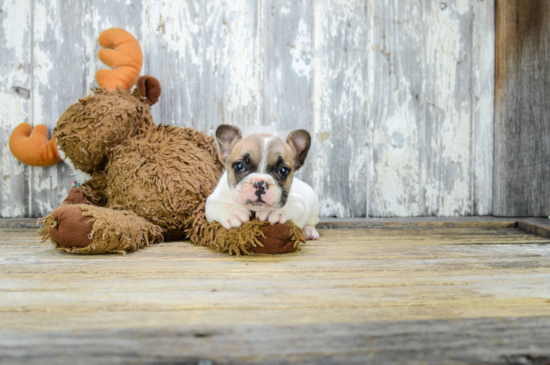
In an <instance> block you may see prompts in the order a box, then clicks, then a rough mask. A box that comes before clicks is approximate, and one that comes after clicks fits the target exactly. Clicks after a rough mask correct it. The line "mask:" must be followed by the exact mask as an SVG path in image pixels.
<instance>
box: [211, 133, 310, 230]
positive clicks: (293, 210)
mask: <svg viewBox="0 0 550 365" xmlns="http://www.w3.org/2000/svg"><path fill="white" fill-rule="evenodd" d="M216 138H217V140H218V146H219V158H220V160H221V162H222V163H223V164H224V165H225V169H226V170H225V172H224V174H223V175H222V177H221V179H220V181H219V183H218V185H217V186H216V189H215V190H214V192H213V193H212V194H211V195H210V196H209V197H208V199H207V200H206V219H208V221H209V222H212V221H217V222H219V223H221V224H222V225H223V226H224V227H225V228H227V229H231V228H233V227H240V226H241V225H242V224H243V223H244V222H248V221H249V220H250V218H251V217H253V216H255V217H256V218H258V219H259V220H260V221H269V222H270V223H271V224H276V223H285V222H286V221H287V220H292V221H293V222H294V224H296V225H297V226H298V227H300V228H302V229H303V230H304V234H305V236H306V238H307V239H309V240H317V239H319V233H318V232H317V230H316V229H315V225H316V224H317V223H318V222H319V209H320V204H319V197H318V196H317V194H316V193H315V191H313V189H312V188H311V186H309V185H308V184H306V183H304V182H303V181H301V180H299V179H298V178H296V177H294V172H296V171H298V170H299V169H300V167H302V166H303V165H304V162H305V160H306V157H307V153H308V151H309V146H310V144H311V137H310V135H309V133H308V132H307V131H305V130H303V129H299V130H295V131H293V132H291V133H290V134H289V135H288V137H287V139H286V142H285V141H283V140H282V139H281V138H279V137H277V136H274V135H272V134H267V133H260V134H252V135H250V136H248V137H246V138H244V139H243V138H242V134H241V130H240V129H239V128H237V127H234V126H231V125H227V124H222V125H220V126H219V127H218V129H217V130H216Z"/></svg>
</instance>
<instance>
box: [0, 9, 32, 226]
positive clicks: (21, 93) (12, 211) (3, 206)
mask: <svg viewBox="0 0 550 365" xmlns="http://www.w3.org/2000/svg"><path fill="white" fill-rule="evenodd" d="M0 9H1V10H2V12H1V13H0V24H1V27H0V70H1V72H0V161H1V163H0V173H1V174H2V178H1V179H0V216H2V217H25V216H28V215H29V186H28V174H29V173H28V170H29V168H28V167H27V166H25V165H23V164H22V163H20V162H19V161H17V160H16V159H15V158H13V156H12V154H11V151H10V149H9V138H10V135H11V132H12V131H13V129H14V128H15V127H16V126H17V125H18V124H19V123H23V122H29V121H30V118H29V108H30V103H29V99H30V89H31V82H32V77H31V72H30V69H31V52H30V45H31V37H32V35H31V34H30V31H29V29H31V27H30V24H31V19H32V17H31V1H17V0H2V1H0Z"/></svg>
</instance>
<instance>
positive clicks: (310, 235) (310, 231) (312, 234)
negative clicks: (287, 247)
mask: <svg viewBox="0 0 550 365" xmlns="http://www.w3.org/2000/svg"><path fill="white" fill-rule="evenodd" d="M304 235H305V236H306V239H308V240H310V241H311V240H313V241H317V240H318V239H319V232H317V230H316V229H315V227H312V226H305V227H304Z"/></svg>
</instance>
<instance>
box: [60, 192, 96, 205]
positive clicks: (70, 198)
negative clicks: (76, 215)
mask: <svg viewBox="0 0 550 365" xmlns="http://www.w3.org/2000/svg"><path fill="white" fill-rule="evenodd" d="M76 204H90V202H89V201H88V199H87V198H86V196H85V195H84V194H83V193H82V191H80V189H79V188H72V189H71V190H69V195H67V197H66V198H65V200H64V201H63V204H62V205H76Z"/></svg>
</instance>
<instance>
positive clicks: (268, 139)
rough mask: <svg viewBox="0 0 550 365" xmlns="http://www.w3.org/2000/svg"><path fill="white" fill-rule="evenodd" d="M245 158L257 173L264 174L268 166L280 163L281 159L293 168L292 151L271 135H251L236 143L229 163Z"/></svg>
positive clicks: (279, 139)
mask: <svg viewBox="0 0 550 365" xmlns="http://www.w3.org/2000/svg"><path fill="white" fill-rule="evenodd" d="M245 156H248V158H250V161H251V162H252V163H253V164H254V165H256V166H257V170H258V172H265V171H266V169H267V167H268V166H272V165H274V164H277V163H280V162H281V159H282V160H283V161H284V162H285V163H286V164H288V165H289V166H290V167H293V164H294V160H293V157H292V149H291V148H290V146H289V145H288V144H287V143H286V142H285V141H283V140H282V139H281V138H279V137H277V136H274V135H272V134H267V133H261V134H253V135H251V136H248V137H246V138H245V139H242V140H240V141H238V142H237V143H236V144H235V147H234V148H233V150H232V151H231V161H237V160H240V159H242V158H244V157H245Z"/></svg>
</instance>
